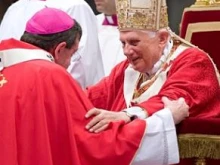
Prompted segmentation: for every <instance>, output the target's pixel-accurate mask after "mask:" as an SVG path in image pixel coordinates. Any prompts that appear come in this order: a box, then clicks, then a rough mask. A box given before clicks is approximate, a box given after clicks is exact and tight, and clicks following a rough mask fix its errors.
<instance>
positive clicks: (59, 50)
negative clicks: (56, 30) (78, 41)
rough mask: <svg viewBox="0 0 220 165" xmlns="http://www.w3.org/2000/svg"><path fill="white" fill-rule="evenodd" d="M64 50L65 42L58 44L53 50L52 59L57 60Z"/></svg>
mask: <svg viewBox="0 0 220 165" xmlns="http://www.w3.org/2000/svg"><path fill="white" fill-rule="evenodd" d="M65 48H66V42H61V43H59V44H58V45H57V46H56V47H55V49H54V58H55V60H58V59H59V58H60V56H61V55H62V54H63V53H64V51H65Z"/></svg>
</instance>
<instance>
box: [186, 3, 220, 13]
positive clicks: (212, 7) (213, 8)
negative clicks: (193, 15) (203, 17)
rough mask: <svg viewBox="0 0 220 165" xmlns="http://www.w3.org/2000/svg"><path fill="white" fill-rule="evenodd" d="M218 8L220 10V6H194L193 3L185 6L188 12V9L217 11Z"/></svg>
mask: <svg viewBox="0 0 220 165" xmlns="http://www.w3.org/2000/svg"><path fill="white" fill-rule="evenodd" d="M216 10H219V6H194V5H192V6H191V7H187V8H185V9H184V12H188V11H216ZM184 12H183V13H184Z"/></svg>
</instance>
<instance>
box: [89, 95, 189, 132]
mask: <svg viewBox="0 0 220 165" xmlns="http://www.w3.org/2000/svg"><path fill="white" fill-rule="evenodd" d="M162 102H163V103H164V107H165V108H169V109H170V111H171V113H172V116H173V120H174V123H175V124H178V123H180V122H181V121H182V120H183V119H185V117H188V116H189V106H188V105H187V104H186V103H185V100H184V99H183V98H179V99H178V100H174V101H171V100H169V99H168V98H167V97H163V98H162ZM85 117H86V118H91V117H93V118H92V119H91V120H90V121H89V123H88V124H87V125H86V129H87V130H88V131H90V132H94V133H99V132H101V131H103V130H105V129H107V128H108V126H109V124H110V123H111V122H116V121H121V120H123V121H124V122H125V123H128V122H130V121H131V119H130V117H129V116H127V115H126V113H125V112H123V111H120V112H114V111H108V110H103V109H98V108H93V109H91V110H89V111H88V112H87V113H86V115H85Z"/></svg>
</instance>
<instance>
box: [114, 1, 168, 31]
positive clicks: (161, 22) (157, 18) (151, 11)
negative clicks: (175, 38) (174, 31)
mask: <svg viewBox="0 0 220 165" xmlns="http://www.w3.org/2000/svg"><path fill="white" fill-rule="evenodd" d="M116 9H117V16H118V27H119V30H121V31H123V30H129V29H136V30H152V31H156V30H159V29H161V28H166V27H168V15H167V6H166V2H165V0H116Z"/></svg>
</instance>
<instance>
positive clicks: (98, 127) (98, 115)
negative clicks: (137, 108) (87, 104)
mask: <svg viewBox="0 0 220 165" xmlns="http://www.w3.org/2000/svg"><path fill="white" fill-rule="evenodd" d="M92 116H94V117H93V119H92V120H91V121H90V122H89V123H88V124H87V125H86V129H88V130H89V131H90V132H95V133H98V132H101V131H103V130H105V129H106V128H107V127H108V126H109V123H110V122H114V121H120V120H124V121H125V123H128V122H129V121H130V118H129V117H128V116H127V115H126V113H125V112H112V111H107V110H103V109H97V108H93V109H91V110H89V111H88V112H87V113H86V115H85V117H86V118H90V117H92Z"/></svg>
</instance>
